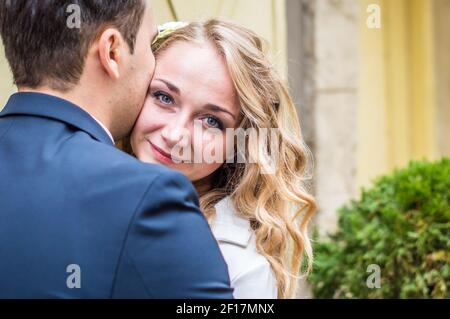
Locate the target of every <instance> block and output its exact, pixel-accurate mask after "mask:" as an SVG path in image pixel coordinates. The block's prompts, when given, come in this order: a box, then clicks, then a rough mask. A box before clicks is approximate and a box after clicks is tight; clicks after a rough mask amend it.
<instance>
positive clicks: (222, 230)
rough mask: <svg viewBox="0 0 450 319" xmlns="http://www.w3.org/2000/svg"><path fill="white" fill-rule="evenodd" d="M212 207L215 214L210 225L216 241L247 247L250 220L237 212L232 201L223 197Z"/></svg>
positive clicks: (250, 231)
mask: <svg viewBox="0 0 450 319" xmlns="http://www.w3.org/2000/svg"><path fill="white" fill-rule="evenodd" d="M214 208H215V209H216V215H215V217H214V220H213V222H212V225H211V229H212V231H213V234H214V236H215V237H216V239H217V240H218V241H223V242H227V243H231V244H235V245H238V246H242V247H247V246H248V244H249V243H250V239H251V237H252V235H253V230H252V228H251V227H250V221H249V220H248V219H245V218H244V217H241V216H239V215H238V214H237V212H236V209H235V207H234V205H233V202H232V201H231V199H230V198H229V197H225V198H224V199H222V200H221V201H220V202H218V203H217V204H216V205H215V206H214Z"/></svg>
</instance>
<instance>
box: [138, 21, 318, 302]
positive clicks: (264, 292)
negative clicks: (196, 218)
mask: <svg viewBox="0 0 450 319" xmlns="http://www.w3.org/2000/svg"><path fill="white" fill-rule="evenodd" d="M153 49H154V53H155V57H156V62H157V66H156V70H155V75H154V78H153V81H152V83H151V86H150V88H149V92H148V97H147V100H146V103H145V106H144V108H143V110H142V113H141V114H140V116H139V118H138V121H137V123H136V126H135V128H134V130H133V133H132V135H131V139H130V141H131V147H132V151H133V153H134V155H135V156H136V157H138V158H139V159H140V160H142V161H145V162H149V163H159V164H163V165H167V166H169V167H171V168H173V169H175V170H178V171H180V172H182V173H184V174H185V175H186V176H187V177H188V178H189V179H190V180H191V181H192V183H193V184H194V186H195V187H196V189H197V191H198V193H199V196H200V207H201V209H202V211H203V212H204V214H205V216H206V218H207V219H208V221H209V222H210V225H211V228H212V231H213V234H214V235H215V237H216V239H217V241H218V243H219V247H220V249H221V251H222V254H223V256H224V259H225V261H226V263H227V265H228V267H229V274H230V280H231V285H232V287H233V288H234V296H235V298H289V297H292V296H293V294H294V292H295V287H296V282H297V279H298V277H299V275H300V271H301V268H302V267H301V266H302V264H303V257H304V256H306V257H307V263H305V264H306V265H308V267H307V271H309V269H310V268H311V264H312V251H311V245H310V241H309V238H308V234H307V226H308V222H309V220H310V218H311V216H312V215H313V213H314V211H315V202H314V199H313V198H312V197H311V196H310V195H308V194H307V193H306V192H305V190H304V189H303V188H302V185H303V183H304V178H305V167H306V165H307V158H308V157H307V154H308V153H307V149H306V147H305V145H304V142H303V138H302V135H301V131H300V125H299V122H298V120H297V114H296V111H295V107H294V104H293V102H292V100H291V97H290V96H289V94H288V91H287V88H286V86H285V85H284V84H283V82H282V81H281V80H280V78H279V77H278V75H277V72H276V71H275V70H274V68H273V67H272V65H271V64H270V62H269V60H268V58H267V55H266V53H265V52H264V51H263V41H262V40H261V38H260V37H258V36H257V35H256V34H255V33H253V32H252V31H250V30H248V29H246V28H244V27H242V26H239V25H236V24H234V23H231V22H226V21H222V20H209V21H207V22H205V23H191V24H183V25H180V24H169V25H166V30H165V31H164V32H162V33H161V34H160V36H159V37H158V39H157V41H156V42H155V43H154V44H153ZM236 129H241V131H242V130H244V131H245V130H250V129H251V130H253V132H256V133H257V135H261V136H262V135H266V136H265V138H263V139H260V140H257V141H256V142H255V141H251V136H252V134H250V135H245V134H244V143H240V144H241V145H240V146H241V147H238V146H239V145H238V146H236V145H235V144H234V143H233V141H234V140H235V139H236V138H235V136H233V135H231V134H227V132H228V131H229V130H236ZM268 129H270V134H267V132H268ZM274 145H275V146H276V147H277V149H276V150H275V149H274V148H273V146H274ZM242 146H244V147H242ZM205 149H206V150H208V152H209V153H208V152H205ZM176 150H177V151H176ZM275 153H276V154H275ZM174 154H176V155H174ZM198 154H200V156H198ZM205 154H210V155H211V156H213V157H215V159H217V158H219V160H215V161H211V160H208V159H206V158H205V156H206V155H205ZM268 154H269V155H275V156H276V157H277V161H276V162H275V163H276V165H272V166H270V163H273V162H270V161H268V160H267V159H268V157H267V155H268ZM194 157H195V159H194ZM239 157H242V158H245V159H246V160H245V161H238V158H239ZM230 159H231V160H230ZM180 267H182V265H180Z"/></svg>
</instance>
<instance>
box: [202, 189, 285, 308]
mask: <svg viewBox="0 0 450 319" xmlns="http://www.w3.org/2000/svg"><path fill="white" fill-rule="evenodd" d="M215 209H216V217H215V219H214V220H213V222H212V225H211V229H212V232H213V234H214V236H215V238H216V239H217V241H218V243H219V247H220V250H221V251H222V254H223V256H224V258H225V261H226V263H227V265H228V272H229V274H230V281H231V286H232V287H233V288H234V297H235V298H236V299H275V298H277V282H276V279H275V276H274V274H273V271H272V268H271V267H270V264H269V262H268V260H267V259H266V258H265V257H264V256H263V255H261V254H260V253H258V251H257V250H256V242H255V233H254V231H253V230H252V229H251V227H250V222H249V221H248V220H247V219H245V218H243V217H240V216H238V215H237V213H236V210H235V208H234V205H233V203H232V201H231V199H230V198H229V197H226V198H224V199H222V200H221V201H220V202H219V203H217V204H216V206H215Z"/></svg>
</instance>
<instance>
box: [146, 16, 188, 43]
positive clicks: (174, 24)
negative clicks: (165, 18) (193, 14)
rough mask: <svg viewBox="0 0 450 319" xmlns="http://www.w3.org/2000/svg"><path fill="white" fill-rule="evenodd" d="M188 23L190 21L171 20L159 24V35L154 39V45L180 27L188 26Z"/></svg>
mask: <svg viewBox="0 0 450 319" xmlns="http://www.w3.org/2000/svg"><path fill="white" fill-rule="evenodd" d="M188 25H189V23H187V22H182V21H171V22H166V23H164V24H162V25H159V26H158V35H157V36H156V37H155V39H154V40H153V42H152V45H154V44H155V43H156V42H158V41H159V40H161V39H164V38H165V37H167V36H168V35H169V34H171V33H172V32H175V31H177V30H179V29H182V28H184V27H187V26H188Z"/></svg>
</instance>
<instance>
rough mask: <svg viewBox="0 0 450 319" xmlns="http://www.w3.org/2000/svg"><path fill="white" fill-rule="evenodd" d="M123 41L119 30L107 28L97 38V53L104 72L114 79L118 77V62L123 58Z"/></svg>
mask: <svg viewBox="0 0 450 319" xmlns="http://www.w3.org/2000/svg"><path fill="white" fill-rule="evenodd" d="M124 48H125V42H124V39H123V37H122V35H121V34H120V32H119V31H118V30H116V29H113V28H108V29H106V30H105V31H103V32H102V34H101V35H100V38H99V39H98V54H99V57H100V61H101V64H102V66H103V69H104V70H105V72H106V73H107V74H108V75H109V76H110V77H111V78H112V79H114V80H117V79H119V77H120V64H121V62H122V60H123V58H124V56H123V55H124V53H125V51H124Z"/></svg>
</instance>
